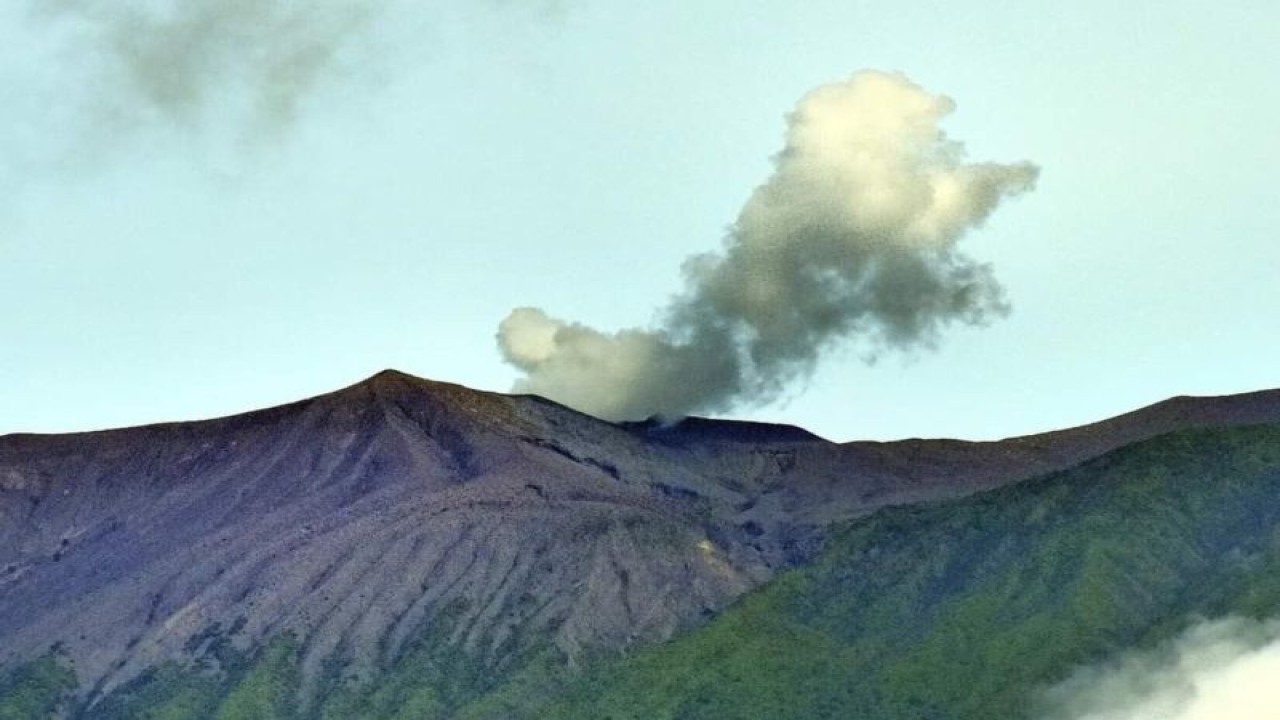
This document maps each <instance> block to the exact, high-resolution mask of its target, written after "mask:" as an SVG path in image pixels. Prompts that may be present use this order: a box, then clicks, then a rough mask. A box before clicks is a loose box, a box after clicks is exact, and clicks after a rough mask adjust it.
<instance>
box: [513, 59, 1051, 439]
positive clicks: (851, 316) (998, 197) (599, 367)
mask: <svg viewBox="0 0 1280 720" xmlns="http://www.w3.org/2000/svg"><path fill="white" fill-rule="evenodd" d="M954 108H955V104H954V103H953V102H952V101H951V100H950V99H949V98H947V97H945V96H938V95H932V94H930V93H928V92H926V91H925V90H924V89H923V88H921V87H920V86H918V85H916V84H914V83H913V82H911V81H910V80H909V79H907V78H906V77H905V76H904V75H901V74H894V73H884V72H875V71H865V72H860V73H857V74H855V75H854V76H853V77H851V78H849V79H848V80H846V81H843V82H837V83H832V84H829V85H823V86H821V87H819V88H817V89H815V90H813V91H811V92H810V93H809V94H807V95H806V96H805V97H804V98H802V99H801V100H800V102H799V104H798V105H797V106H796V108H795V110H794V111H793V112H792V113H791V114H790V115H789V116H788V127H787V135H786V145H785V146H784V147H783V149H782V151H781V152H779V153H778V155H777V156H776V157H775V159H774V163H775V167H774V172H773V175H772V176H771V177H770V178H769V179H768V180H767V181H766V182H765V183H764V184H763V185H761V186H760V187H759V188H757V189H756V190H755V192H754V193H752V195H751V197H750V198H749V199H748V201H747V203H746V205H745V206H744V207H743V208H742V210H741V212H740V214H739V215H738V218H737V220H736V221H735V222H734V224H733V225H732V227H731V228H730V230H729V233H728V237H727V238H726V239H725V241H724V246H723V248H722V249H721V250H720V251H719V252H714V253H705V254H701V255H695V256H693V257H690V258H689V259H688V260H686V261H685V263H684V267H683V272H684V278H685V288H684V291H683V292H682V293H680V294H679V295H677V296H676V297H674V298H672V299H671V300H670V302H669V303H668V304H667V305H666V307H665V308H663V310H662V311H661V314H660V322H659V323H658V325H657V327H654V328H630V329H625V330H621V331H618V332H614V333H608V332H601V331H599V330H595V329H593V328H590V327H586V326H584V325H580V324H577V323H573V322H568V321H564V320H559V319H556V318H553V317H550V316H549V315H547V313H545V312H543V311H542V310H540V309H538V308H533V307H526V308H519V309H517V310H515V311H513V312H512V313H511V314H510V315H509V316H508V317H507V318H506V319H505V320H504V321H503V322H502V324H501V326H500V328H499V332H498V342H499V345H500V347H501V350H502V354H503V357H504V358H505V359H506V360H507V361H508V362H510V363H511V364H512V365H514V366H516V367H517V368H519V369H520V370H522V371H523V372H524V373H525V377H523V378H522V379H520V380H519V381H518V382H517V384H516V387H515V389H516V390H517V391H520V392H530V393H537V394H540V395H544V396H546V397H549V398H551V399H554V400H557V401H560V402H563V403H565V404H567V405H570V406H572V407H574V408H577V409H579V410H582V411H584V412H587V413H590V414H592V415H596V416H598V417H602V418H606V419H610V420H622V419H640V418H645V417H649V416H655V415H657V416H663V417H669V418H675V417H681V416H684V415H687V414H690V413H714V412H723V411H726V410H729V409H732V408H734V407H738V406H742V405H759V404H763V403H768V402H770V401H772V400H775V399H777V398H778V397H779V395H780V394H781V393H782V392H783V391H784V389H785V388H786V387H787V385H788V384H789V383H791V382H793V381H795V380H796V379H797V378H801V377H804V376H806V375H807V374H809V373H810V372H811V371H812V370H813V368H814V366H815V364H816V363H817V362H818V361H819V359H820V358H821V356H822V354H823V353H824V352H825V351H827V350H829V349H831V348H832V347H833V346H834V345H836V344H837V343H838V342H842V341H845V340H853V341H854V342H856V344H857V346H858V347H859V348H861V349H862V350H863V351H864V352H866V353H867V354H869V355H874V354H877V353H879V352H881V351H883V350H906V349H913V348H920V347H925V348H928V347H932V346H933V345H934V344H935V343H936V342H937V341H938V340H939V338H940V336H941V333H942V331H943V330H945V329H946V328H947V327H948V326H950V325H954V324H957V323H959V324H968V325H981V324H984V323H987V322H989V321H990V320H992V319H993V318H998V317H1000V316H1002V315H1004V314H1005V313H1006V312H1008V304H1007V302H1006V300H1005V297H1004V293H1003V290H1002V288H1001V286H1000V284H999V283H998V282H997V280H996V278H995V275H994V273H993V272H992V269H991V267H990V266H989V265H987V264H984V263H982V262H980V261H978V260H975V259H973V258H971V257H969V256H967V255H966V254H964V253H963V252H962V251H961V250H960V249H959V248H958V243H959V241H960V240H961V239H962V238H963V237H964V235H965V234H966V233H967V232H968V231H969V230H971V229H973V228H975V227H977V226H979V225H981V224H982V223H983V221H984V220H986V218H987V217H988V216H989V215H990V214H991V213H992V212H993V211H994V210H995V209H996V207H997V205H999V203H1000V202H1001V201H1002V200H1003V199H1005V198H1006V197H1010V196H1013V195H1018V194H1021V193H1023V192H1026V191H1028V190H1030V189H1032V188H1033V187H1034V184H1035V181H1036V177H1037V175H1038V169H1037V168H1036V167H1035V166H1034V165H1032V164H1030V163H1026V162H1020V163H1014V164H996V163H970V162H967V161H966V157H965V149H964V146H963V145H962V144H960V143H959V142H957V141H955V140H952V139H950V138H948V137H947V136H946V135H945V134H944V133H943V131H942V130H941V129H940V127H939V123H940V122H941V121H942V119H943V118H945V117H946V116H947V115H948V114H949V113H951V112H952V110H953V109H954ZM618 280H619V282H625V278H619V279H618Z"/></svg>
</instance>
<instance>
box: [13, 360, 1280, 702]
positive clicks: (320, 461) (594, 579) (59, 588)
mask: <svg viewBox="0 0 1280 720" xmlns="http://www.w3.org/2000/svg"><path fill="white" fill-rule="evenodd" d="M1178 408H1179V409H1178V412H1166V411H1160V412H1159V413H1156V414H1155V415H1152V414H1151V412H1147V413H1146V414H1143V413H1142V412H1140V413H1138V414H1136V415H1135V416H1133V417H1129V418H1128V419H1125V418H1120V419H1117V420H1115V421H1111V422H1112V423H1113V424H1112V425H1107V424H1105V423H1104V424H1100V425H1099V426H1094V429H1092V430H1089V429H1082V430H1078V431H1067V432H1065V433H1058V434H1050V435H1046V436H1039V437H1033V438H1025V439H1015V440H1010V441H1004V442H1001V443H956V442H954V441H909V442H904V443H896V444H895V443H886V444H865V443H862V444H860V443H851V444H846V445H837V444H833V443H829V442H827V441H825V440H822V439H821V438H818V437H816V436H813V435H811V434H809V433H806V432H804V431H803V430H799V429H797V428H789V427H785V426H772V425H760V424H755V423H735V422H722V421H710V420H701V419H691V420H688V421H685V422H683V423H680V424H677V425H674V426H668V427H662V426H655V425H645V424H628V425H613V424H610V423H606V422H602V421H599V420H596V419H593V418H590V417H588V416H585V415H582V414H580V413H576V412H574V411H571V410H569V409H567V408H564V407H562V406H559V405H556V404H554V403H551V402H548V401H546V400H543V399H541V398H537V397H531V396H505V395H499V394H492V393H483V392H478V391H473V390H469V389H466V388H462V387H459V386H455V385H448V384H443V383H436V382H430V381H426V380H421V379H418V378H413V377H411V376H408V375H404V374H401V373H396V372H393V371H387V372H383V373H380V374H378V375H376V376H374V377H372V378H370V379H369V380H366V381H364V382H362V383H359V384H357V385H354V386H352V387H350V388H347V389H344V390H341V391H338V392H335V393H331V394H329V395H324V396H320V397H317V398H313V399H310V400H305V401H302V402H298V403H294V404H291V405H286V406H282V407H278V408H273V409H269V410H264V411H259V412H255V413H249V414H246V415H240V416H235V417H229V418H223V419H218V420H210V421H204V422H195V423H178V424H167V425H156V426H149V427H142V428H131V429H124V430H113V431H106V432H97V433H82V434H72V435H59V436H32V435H11V436H7V437H4V438H0V666H3V667H17V666H19V665H21V664H23V663H25V662H29V661H32V660H34V659H36V658H38V657H40V656H42V655H44V654H46V653H47V652H48V651H49V650H50V648H51V647H56V648H58V651H59V654H60V656H61V657H63V658H64V659H65V661H66V662H67V663H68V664H69V666H70V667H72V668H73V669H74V673H75V676H76V681H77V683H78V684H79V686H80V694H81V701H82V702H89V703H93V702H96V701H97V700H98V699H100V698H102V697H104V696H106V695H109V694H110V693H112V692H113V691H114V690H116V689H117V688H120V687H122V686H125V685H127V684H129V683H130V682H131V681H136V680H137V679H138V678H139V677H141V676H143V675H144V673H145V672H146V671H148V669H150V668H154V667H157V666H162V665H164V664H166V663H170V664H175V665H176V666H183V667H189V666H193V665H198V664H200V663H204V664H205V665H208V664H209V662H210V660H209V657H211V656H213V655H217V653H212V651H211V649H210V647H211V643H212V642H213V641H214V640H217V642H226V643H230V644H231V645H233V646H234V647H236V648H238V649H239V650H240V651H242V652H244V653H246V654H248V655H250V656H251V655H253V654H254V653H256V652H258V651H259V650H260V649H261V648H262V647H264V646H265V644H267V643H269V642H270V641H272V639H274V638H279V637H286V636H287V637H291V638H293V639H294V640H295V641H296V645H297V654H298V657H299V666H300V668H301V671H300V672H301V685H302V687H303V688H304V690H303V696H304V700H305V699H306V698H307V697H311V696H313V695H315V693H316V692H324V688H323V687H321V686H322V685H324V686H327V685H331V684H332V683H333V682H334V681H335V680H341V679H343V678H356V679H367V678H369V677H373V676H376V675H377V674H378V673H379V672H382V671H385V670H386V669H388V668H391V667H394V666H395V664H396V662H397V661H398V659H399V658H401V657H403V656H404V655H405V654H406V653H407V652H409V651H410V649H412V648H414V647H416V646H417V645H415V644H420V640H421V638H423V637H424V636H425V635H430V636H431V637H433V638H434V642H437V643H442V644H444V645H447V646H449V647H455V648H459V649H460V651H462V652H464V653H465V654H466V656H467V657H468V658H469V660H468V662H470V663H473V664H478V666H480V667H484V668H487V669H488V670H487V671H486V672H491V673H492V675H493V676H494V677H498V676H500V675H501V674H502V673H503V672H504V670H505V669H509V668H511V667H514V666H515V665H517V664H519V663H522V662H524V661H525V660H527V659H528V658H529V657H530V656H532V655H534V654H538V653H542V654H543V655H545V654H546V653H547V652H551V653H553V654H554V656H555V657H556V658H558V659H559V661H563V662H569V663H575V662H578V661H580V660H581V659H582V658H585V657H590V656H592V655H594V654H595V653H598V652H604V653H613V652H616V651H619V650H622V649H625V648H628V647H630V646H632V645H636V644H643V643H653V642H658V641H661V640H665V639H667V638H669V637H670V636H672V635H673V634H674V633H675V632H676V631H678V630H680V629H682V628H686V627H690V626H692V625H695V624H698V623H700V622H701V621H703V620H704V619H705V618H707V617H709V616H711V615H714V614H715V613H717V612H719V611H720V610H721V609H723V608H724V607H725V606H727V605H728V604H729V603H730V602H731V601H732V600H733V599H735V598H736V597H738V596H739V595H741V594H742V593H743V592H745V591H747V590H749V589H751V588H754V587H756V586H758V585H760V584H762V583H764V582H766V581H767V580H769V579H770V578H771V577H772V576H773V575H774V574H775V573H776V572H777V571H778V570H779V569H781V568H785V567H788V566H792V565H795V564H798V563H802V562H804V561H805V560H807V559H808V558H810V557H812V556H813V554H814V553H815V552H816V551H817V550H818V549H819V548H820V546H821V544H822V542H823V538H824V532H825V528H826V527H827V525H829V524H830V523H832V522H835V521H838V520H844V519H848V518H851V517H856V516H858V515H861V514H865V513H866V512H868V511H870V510H872V509H874V508H876V507H880V506H883V505H886V504H901V503H905V502H913V501H918V500H927V499H937V498H942V497H951V496H955V495H960V494H967V493H969V492H972V491H973V490H976V489H980V488H984V487H991V486H994V485H998V484H1001V483H1007V482H1011V481H1014V480H1018V479H1021V478H1023V477H1026V476H1028V475H1030V474H1032V473H1033V472H1039V471H1042V470H1045V469H1052V468H1056V467H1065V466H1066V465H1069V464H1072V463H1074V462H1076V461H1077V460H1079V459H1082V458H1083V457H1087V456H1089V455H1090V454H1099V453H1101V452H1104V451H1106V450H1109V449H1111V448H1113V447H1116V446H1118V445H1121V444H1124V443H1127V442H1131V441H1133V440H1137V439H1142V438H1143V437H1149V436H1150V435H1153V434H1157V433H1159V432H1164V431H1167V430H1171V429H1178V428H1182V427H1198V426H1219V425H1233V424H1244V423H1248V422H1258V421H1261V420H1266V419H1275V420H1280V393H1271V394H1259V395H1257V396H1241V398H1220V399H1210V400H1203V401H1195V400H1188V401H1179V405H1178ZM1135 417H1136V418H1137V420H1135V419H1134V418H1135ZM213 665H214V668H213V669H214V670H217V669H218V668H217V667H216V665H217V662H216V661H214V662H213ZM0 669H2V668H0Z"/></svg>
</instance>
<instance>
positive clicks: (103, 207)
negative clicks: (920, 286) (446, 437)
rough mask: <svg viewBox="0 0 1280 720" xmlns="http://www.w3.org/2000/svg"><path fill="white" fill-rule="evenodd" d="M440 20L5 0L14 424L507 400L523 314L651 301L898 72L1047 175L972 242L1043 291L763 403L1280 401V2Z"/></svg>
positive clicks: (900, 414) (969, 416)
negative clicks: (1265, 396) (512, 340)
mask: <svg viewBox="0 0 1280 720" xmlns="http://www.w3.org/2000/svg"><path fill="white" fill-rule="evenodd" d="M175 2H176V5H175ZM420 5H421V4H420V3H412V2H408V1H407V0H327V1H317V2H315V3H309V4H307V6H308V8H310V10H309V11H308V12H307V13H306V14H305V15H304V14H301V13H298V12H295V11H293V10H292V9H291V8H293V7H294V6H295V3H292V2H288V1H287V0H258V2H256V3H255V2H251V1H250V0H243V1H241V2H235V1H234V0H185V2H177V1H176V0H175V1H174V2H168V3H166V2H159V1H149V2H142V1H141V0H134V1H132V2H119V1H118V0H117V1H108V0H25V1H22V0H15V1H14V2H8V3H4V5H3V8H0V99H2V101H3V107H4V112H3V114H2V116H0V301H2V302H3V307H4V308H5V311H4V313H3V314H2V315H0V433H5V432H13V431H62V430H77V429H96V428H103V427H110V426H118V425H125V424H138V423H144V422H153V421H161V420H176V419H195V418H202V417H210V416H214V415H221V414H229V413H233V412H240V411H244V410H248V409H252V408H256V407H262V406H266V405H270V404H276V403H280V402H285V401H289V400H293V399H297V398H301V397H305V396H308V395H313V394H317V393H320V392H325V391H328V390H332V389H335V388H337V387H339V386H342V385H345V384H349V383H351V382H354V381H356V380H358V379H360V378H362V377H364V376H367V375H369V374H372V373H373V372H376V371H377V370H379V369H382V368H385V367H395V368H398V369H401V370H404V371H406V372H410V373H414V374H417V375H422V376H426V377H430V378H435V379H440V380H448V381H452V382H458V383H462V384H465V385H469V386H472V387H477V388H482V389H489V390H500V391H505V390H507V389H508V388H510V387H511V385H512V383H513V382H514V381H515V380H516V379H517V377H518V375H519V374H518V373H517V372H516V371H515V370H514V369H513V368H512V367H510V366H508V365H506V364H504V363H503V361H502V357H501V355H500V353H499V351H498V347H497V343H496V340H495V333H496V332H497V328H498V323H499V322H500V321H502V319H503V318H504V317H506V316H507V314H508V313H509V312H510V311H511V310H512V309H513V308H516V307H521V306H529V305H533V306H538V307H541V308H544V309H545V310H546V312H547V313H549V314H550V315H552V316H556V317H568V318H572V319H573V320H575V321H578V322H582V323H585V324H587V325H590V326H592V327H595V328H601V329H604V330H609V329H619V328H624V327H633V326H646V325H649V324H651V323H652V322H653V321H654V320H655V312H657V311H658V310H660V309H661V307H662V306H663V305H665V304H666V302H667V299H668V298H669V297H670V295H671V294H672V293H674V292H676V291H678V290H679V289H680V287H681V275H680V266H681V263H682V262H683V260H684V259H685V258H686V257H688V256H690V255H692V254H696V253H704V252H709V251H714V250H716V249H718V248H719V247H720V246H721V242H722V240H723V238H724V237H725V235H726V231H727V228H728V226H729V225H730V223H732V222H733V221H734V220H735V218H736V217H737V215H738V213H739V210H740V209H741V208H742V207H743V205H744V203H745V202H746V201H747V200H748V198H749V197H750V196H751V193H752V191H753V190H754V189H755V188H756V187H757V186H759V185H761V184H762V183H764V182H765V181H766V180H767V179H768V178H769V175H770V173H771V171H772V169H773V165H772V162H771V156H772V155H773V154H774V153H776V152H777V151H778V150H779V149H780V148H781V147H782V142H783V137H784V133H785V132H786V131H787V125H786V118H785V115H786V114H787V113H788V112H789V111H790V110H791V109H792V108H793V107H794V106H795V104H796V102H797V101H798V100H799V99H800V98H801V97H802V96H804V95H805V94H806V93H807V92H808V91H809V90H811V89H813V88H814V87H816V86H819V85H822V84H824V83H829V82H833V81H840V80H844V79H846V78H848V77H849V76H850V75H851V74H852V73H854V72H855V71H858V70H863V69H879V70H884V71H900V72H902V73H905V74H906V75H907V76H908V77H910V79H911V80H912V81H913V82H915V83H918V84H919V85H920V86H921V87H923V88H924V89H926V90H927V91H928V92H930V93H935V94H944V95H947V96H949V97H950V98H952V99H953V100H954V101H955V103H956V110H955V112H954V113H953V114H951V115H950V116H948V117H946V118H945V119H944V120H943V129H944V130H945V131H946V132H947V133H948V134H949V135H950V136H952V137H954V138H956V139H959V140H961V141H963V142H964V143H965V145H966V147H967V150H968V154H969V157H970V158H971V159H973V160H976V161H991V162H1000V163H1016V162H1020V161H1024V160H1028V161H1031V162H1034V163H1035V164H1036V165H1038V166H1039V167H1040V169H1041V174H1040V177H1039V180H1038V186H1037V189H1036V190H1035V191H1034V192H1030V193H1027V194H1025V195H1023V196H1020V197H1017V198H1014V199H1011V200H1009V201H1007V202H1005V203H1004V204H1002V205H1001V207H1000V209H999V210H998V211H997V212H995V213H994V214H992V216H991V218H990V219H989V221H988V222H987V224H986V226H985V227H983V228H980V229H978V230H976V231H974V232H972V233H970V234H969V235H967V236H965V238H964V247H965V252H966V253H967V254H968V255H969V256H971V257H972V258H974V259H976V260H978V261H981V262H989V263H991V264H992V266H993V267H994V272H995V275H996V277H997V278H998V279H999V281H1000V282H1001V283H1002V284H1003V286H1004V288H1005V290H1006V292H1007V299H1008V301H1009V302H1010V303H1011V305H1012V312H1011V314H1010V315H1009V316H1008V317H1007V318H1004V319H1000V320H996V321H995V322H993V323H992V324H991V325H989V326H987V327H956V328H952V330H951V331H949V332H947V333H944V334H943V336H942V338H941V342H940V343H939V344H938V347H937V349H936V350H918V351H915V352H912V353H910V354H908V355H905V356H904V355H902V354H894V353H887V354H884V355H883V356H882V357H880V359H879V360H878V361H877V362H876V363H874V364H871V365H868V364H866V363H864V362H862V359H861V358H860V355H859V350H858V349H857V347H856V346H850V347H849V348H848V349H846V350H844V351H843V352H841V351H837V352H835V353H833V354H830V355H828V356H826V357H825V358H824V359H823V360H822V361H821V362H820V364H819V366H818V371H817V373H816V374H815V375H814V376H813V377H812V378H811V379H810V380H809V381H808V382H803V383H800V384H797V385H795V386H792V387H790V389H789V390H788V392H787V393H786V399H784V400H783V401H782V402H779V403H775V404H773V405H770V406H768V407H765V408H761V409H756V410H748V411H742V412H739V413H735V414H736V415H737V416H740V417H748V418H754V419H766V420H772V421H784V422H789V423H793V424H798V425H803V426H805V427H808V428H810V429H812V430H814V431H816V432H818V433H820V434H822V435H824V436H826V437H829V438H832V439H841V440H843V439H854V438H895V437H904V436H958V437H968V438H991V437H1002V436H1007V435H1014V434H1023V433H1029V432H1036V431H1041V430H1047V429H1052V428H1057V427H1062V426H1068V425H1073V424H1078V423H1081V422H1086V421H1090V420H1094V419H1099V418H1101V417H1104V416H1107V415H1110V414H1115V413H1117V412H1121V411H1124V410H1128V409H1132V408H1134V407H1137V406H1139V405H1143V404H1146V403H1149V402H1153V401H1156V400H1159V399H1162V398H1165V397H1168V396H1171V395H1177V394H1220V393H1230V392H1239V391H1247V390H1255V389H1262V388H1270V387H1277V386H1280V362H1278V360H1280V242H1278V241H1277V236H1276V228H1277V227H1280V202H1277V199H1276V190H1275V187H1276V177H1275V172H1276V168H1277V167H1280V135H1277V131H1276V128H1277V127H1280V82H1277V80H1276V77H1275V71H1276V68H1278V67H1280V49H1277V46H1276V43H1275V37H1276V33H1277V32H1278V31H1280V6H1278V5H1276V4H1275V3H1274V2H1273V1H1272V0H1231V1H1229V2H1209V1H1208V0H1165V1H1163V2H1133V3H1114V2H1101V1H1100V0H1089V1H1086V2H1074V3H1063V2H1060V1H1054V2H1048V1H1041V0H1034V1H1029V2H1022V3H1003V2H979V1H973V2H966V3H944V2H924V1H923V0H902V1H899V2H894V3H868V2H853V1H850V0H844V1H843V2H830V1H825V0H814V1H812V2H804V3H795V2H781V1H779V2H773V1H772V0H759V1H757V2H749V3H742V2H727V1H720V0H716V1H701V2H695V3H689V2H665V1H659V2H652V3H622V2H603V1H599V0H583V1H581V2H574V1H572V0H567V1H565V2H549V1H544V2H535V3H522V2H517V1H516V0H509V1H506V2H499V1H497V0H489V1H477V2H469V3H468V2H452V1H447V2H444V3H438V4H437V5H439V7H437V8H434V9H425V8H423V7H420Z"/></svg>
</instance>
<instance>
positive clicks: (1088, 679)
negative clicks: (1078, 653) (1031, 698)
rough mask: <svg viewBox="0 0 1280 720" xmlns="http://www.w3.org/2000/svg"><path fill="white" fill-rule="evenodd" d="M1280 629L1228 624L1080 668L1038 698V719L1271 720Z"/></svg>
mask: <svg viewBox="0 0 1280 720" xmlns="http://www.w3.org/2000/svg"><path fill="white" fill-rule="evenodd" d="M1277 674H1280V624H1277V623H1276V622H1274V621H1272V622H1260V621H1257V620H1249V619H1244V618H1227V619H1225V620H1218V621H1215V622H1206V623H1201V624H1198V625H1196V626H1194V627H1192V628H1191V629H1190V630H1188V631H1187V632H1186V633H1184V634H1183V635H1182V636H1180V637H1178V638H1177V639H1175V640H1174V641H1172V642H1170V643H1167V644H1166V645H1164V646H1162V647H1159V648H1156V649H1154V650H1150V651H1146V652H1136V653H1130V654H1128V655H1125V656H1124V657H1121V658H1119V659H1118V660H1115V661H1113V662H1109V663H1105V664H1101V665H1097V666H1091V667H1086V668H1082V669H1080V670H1078V671H1077V672H1075V673H1074V674H1073V675H1072V676H1071V677H1070V678H1068V679H1067V680H1065V681H1063V682H1062V683H1061V684H1059V685H1057V686H1055V687H1053V688H1052V689H1050V690H1048V691H1047V692H1046V693H1045V694H1044V697H1043V698H1042V700H1043V702H1044V704H1045V705H1046V707H1047V709H1046V711H1045V712H1044V714H1043V715H1042V717H1043V718H1044V720H1273V719H1274V718H1278V717H1280V685H1277V684H1276V677H1277Z"/></svg>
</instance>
